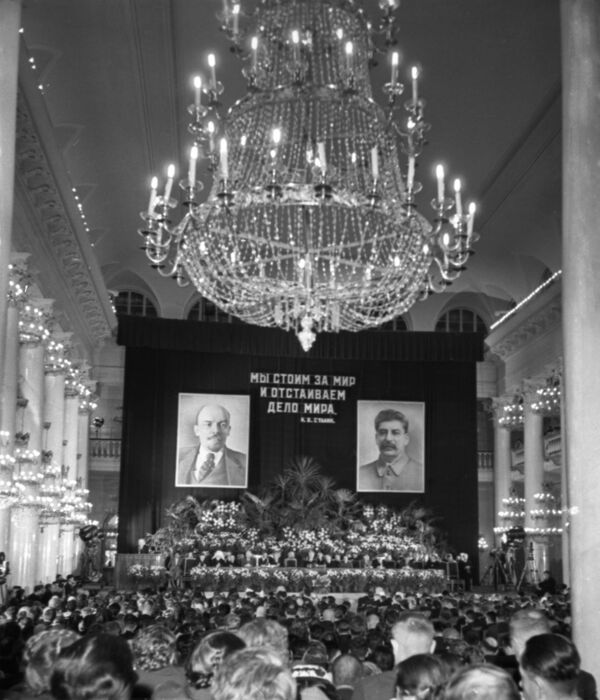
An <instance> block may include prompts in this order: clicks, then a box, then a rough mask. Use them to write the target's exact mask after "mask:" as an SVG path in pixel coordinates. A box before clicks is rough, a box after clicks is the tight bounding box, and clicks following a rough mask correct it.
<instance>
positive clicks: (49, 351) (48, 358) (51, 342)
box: [44, 331, 73, 374]
mask: <svg viewBox="0 0 600 700" xmlns="http://www.w3.org/2000/svg"><path fill="white" fill-rule="evenodd" d="M72 336H73V334H72V333H67V332H65V331H52V333H51V334H50V337H49V339H48V341H47V343H46V352H45V354H44V372H45V374H65V373H66V372H67V371H68V369H69V367H70V366H71V360H70V358H69V355H70V353H71V338H72Z"/></svg>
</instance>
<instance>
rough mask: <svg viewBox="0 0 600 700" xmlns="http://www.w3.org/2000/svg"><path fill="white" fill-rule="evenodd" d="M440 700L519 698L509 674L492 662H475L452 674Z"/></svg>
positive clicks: (500, 699) (514, 699)
mask: <svg viewBox="0 0 600 700" xmlns="http://www.w3.org/2000/svg"><path fill="white" fill-rule="evenodd" d="M441 698H442V700H521V695H520V693H519V689H518V688H517V685H516V683H515V682H514V680H513V679H512V678H511V676H510V674H509V673H507V672H506V671H504V670H503V669H501V668H498V667H497V666H493V665H492V664H476V665H474V666H469V667H467V668H464V669H462V670H460V671H458V673H456V674H454V675H453V676H452V678H451V679H450V680H449V681H448V682H447V683H446V685H445V687H444V689H443V691H442V694H441Z"/></svg>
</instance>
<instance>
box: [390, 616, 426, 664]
mask: <svg viewBox="0 0 600 700" xmlns="http://www.w3.org/2000/svg"><path fill="white" fill-rule="evenodd" d="M434 634H435V630H434V627H433V624H432V623H431V622H430V621H429V619H428V618H427V617H426V616H425V615H423V613H420V612H417V611H407V612H404V613H402V614H401V615H400V616H399V618H398V620H397V622H395V623H394V625H393V627H392V646H393V647H394V655H395V659H396V663H398V662H400V661H402V660H403V659H406V658H408V657H409V656H413V655H414V654H429V653H431V652H432V651H433V646H434V641H433V640H434Z"/></svg>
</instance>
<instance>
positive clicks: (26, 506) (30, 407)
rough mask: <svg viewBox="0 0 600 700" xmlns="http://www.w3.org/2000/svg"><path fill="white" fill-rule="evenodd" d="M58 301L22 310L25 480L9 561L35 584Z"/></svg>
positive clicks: (18, 473)
mask: <svg viewBox="0 0 600 700" xmlns="http://www.w3.org/2000/svg"><path fill="white" fill-rule="evenodd" d="M51 307H52V301H50V300H48V299H38V300H36V301H35V302H27V303H25V304H24V306H23V307H22V308H21V310H20V315H19V342H20V346H19V394H20V397H19V399H18V402H20V405H21V409H20V410H21V411H22V414H21V416H20V417H18V419H19V418H20V421H21V425H17V433H16V436H15V443H16V447H15V457H16V458H17V465H16V467H15V481H16V482H17V483H18V484H19V485H20V487H21V491H20V493H19V497H18V501H17V503H16V504H15V505H14V506H13V507H12V509H11V515H10V547H9V553H10V556H9V561H10V562H11V567H12V583H13V584H17V585H19V586H23V587H24V588H26V589H28V590H31V589H32V588H33V586H34V584H35V583H36V582H37V578H36V577H37V559H38V539H39V507H40V506H39V491H40V478H39V474H40V472H41V466H40V464H39V461H40V453H41V451H42V449H43V439H42V433H43V420H42V411H43V402H44V342H45V340H46V338H47V337H48V324H49V322H50V317H51Z"/></svg>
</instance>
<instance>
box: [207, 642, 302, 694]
mask: <svg viewBox="0 0 600 700" xmlns="http://www.w3.org/2000/svg"><path fill="white" fill-rule="evenodd" d="M212 692H213V698H214V700H267V699H268V700H296V693H297V687H296V681H295V680H294V679H293V677H292V674H291V672H290V670H289V669H288V667H287V664H285V663H284V662H283V661H282V658H281V655H280V654H278V653H276V652H275V651H274V650H273V649H272V648H262V649H261V648H248V649H242V650H240V651H236V652H234V653H233V654H230V655H229V656H228V657H227V658H225V659H224V660H223V663H222V664H221V665H220V666H219V668H218V669H217V671H216V673H215V676H214V681H213V686H212Z"/></svg>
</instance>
